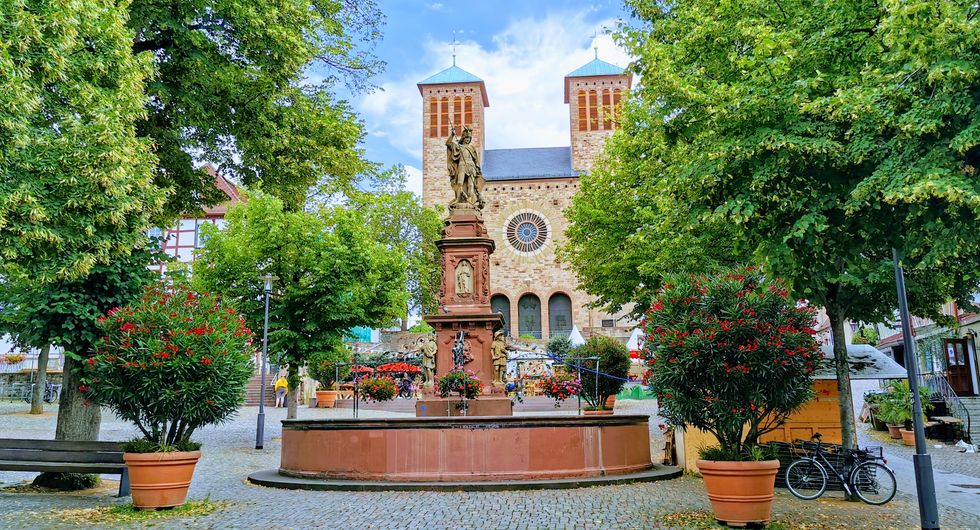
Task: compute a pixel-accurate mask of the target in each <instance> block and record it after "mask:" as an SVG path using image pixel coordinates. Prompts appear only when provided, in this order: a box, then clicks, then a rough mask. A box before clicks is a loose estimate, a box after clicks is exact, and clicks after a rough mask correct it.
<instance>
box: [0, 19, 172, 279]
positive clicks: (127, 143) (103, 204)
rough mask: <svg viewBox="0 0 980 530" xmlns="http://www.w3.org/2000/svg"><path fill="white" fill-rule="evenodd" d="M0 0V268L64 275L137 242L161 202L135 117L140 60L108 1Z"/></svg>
mask: <svg viewBox="0 0 980 530" xmlns="http://www.w3.org/2000/svg"><path fill="white" fill-rule="evenodd" d="M0 12H2V13H3V17H0V35H2V38H0V72H3V75H2V76H0V270H3V271H4V272H3V274H4V275H8V276H24V278H25V280H26V281H31V282H36V283H37V284H38V285H40V284H42V283H47V282H52V281H72V280H75V279H77V278H81V277H84V276H85V275H86V274H89V273H91V272H92V271H93V270H94V269H96V268H97V267H98V266H100V265H104V264H107V263H109V262H111V261H112V260H113V259H114V258H115V257H117V256H120V255H125V254H128V253H129V252H131V250H132V249H133V248H135V247H139V246H141V245H144V244H145V243H146V236H145V235H144V233H143V231H144V230H145V229H146V228H147V227H148V226H150V218H151V217H152V216H154V215H156V214H157V213H158V212H159V210H160V207H161V206H162V204H163V199H164V196H163V194H162V193H161V191H160V190H158V189H157V188H156V187H154V186H153V185H152V173H151V170H152V167H153V164H154V157H153V155H152V153H151V150H150V142H149V141H147V140H146V139H141V138H138V137H137V135H136V132H135V129H134V123H135V122H136V121H137V120H138V119H140V118H142V117H143V116H144V115H145V109H144V104H145V98H144V95H143V91H144V78H145V76H147V75H148V74H149V72H150V68H149V64H148V61H146V60H142V59H138V58H134V57H133V55H132V52H131V43H132V39H133V35H132V33H131V32H130V31H129V30H128V29H127V28H126V26H125V11H124V9H123V8H120V7H118V6H117V4H116V3H115V2H108V1H105V0H87V1H85V2H64V1H58V0H3V1H2V3H0ZM13 269H17V270H13ZM18 281H19V280H18Z"/></svg>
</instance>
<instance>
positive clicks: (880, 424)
mask: <svg viewBox="0 0 980 530" xmlns="http://www.w3.org/2000/svg"><path fill="white" fill-rule="evenodd" d="M881 400H882V393H881V392H866V393H865V394H864V402H865V403H866V404H867V405H868V421H869V422H870V423H871V427H872V428H873V429H874V430H876V431H884V430H887V429H888V426H887V425H886V424H885V421H884V420H883V419H882V418H881Z"/></svg>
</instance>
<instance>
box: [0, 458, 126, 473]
mask: <svg viewBox="0 0 980 530" xmlns="http://www.w3.org/2000/svg"><path fill="white" fill-rule="evenodd" d="M0 470H4V471H37V472H38V473H43V472H48V471H50V472H53V473H109V474H114V475H118V474H120V473H122V472H123V471H125V470H126V464H92V463H81V464H78V463H72V462H11V461H7V460H0Z"/></svg>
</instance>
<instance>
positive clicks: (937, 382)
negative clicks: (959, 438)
mask: <svg viewBox="0 0 980 530" xmlns="http://www.w3.org/2000/svg"><path fill="white" fill-rule="evenodd" d="M919 385H920V386H924V387H926V388H928V389H929V391H930V392H932V394H933V395H938V396H939V397H941V398H942V399H943V402H944V403H946V408H947V409H949V413H950V415H952V416H955V417H957V418H960V419H961V420H963V421H964V422H965V423H966V425H964V428H963V436H964V437H966V438H967V440H969V438H970V411H969V410H968V409H967V408H966V405H964V404H963V400H961V399H960V397H959V396H957V395H956V391H954V390H953V387H952V386H950V384H949V381H947V380H946V377H945V376H944V375H943V374H938V373H931V374H920V375H919Z"/></svg>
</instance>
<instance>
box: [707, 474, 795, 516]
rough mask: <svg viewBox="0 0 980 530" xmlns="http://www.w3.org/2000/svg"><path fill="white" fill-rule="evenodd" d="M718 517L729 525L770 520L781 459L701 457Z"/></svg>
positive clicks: (712, 502)
mask: <svg viewBox="0 0 980 530" xmlns="http://www.w3.org/2000/svg"><path fill="white" fill-rule="evenodd" d="M698 471H700V472H701V475H702V476H703V477H704V489H705V490H707V492H708V499H709V500H710V501H711V508H712V509H713V510H714V512H715V519H718V520H719V521H723V522H725V523H727V524H729V525H738V526H744V525H746V524H748V523H765V522H768V521H769V519H770V517H771V514H772V497H773V491H774V489H775V486H776V473H777V472H778V471H779V460H764V461H761V462H722V461H718V460H698Z"/></svg>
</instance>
